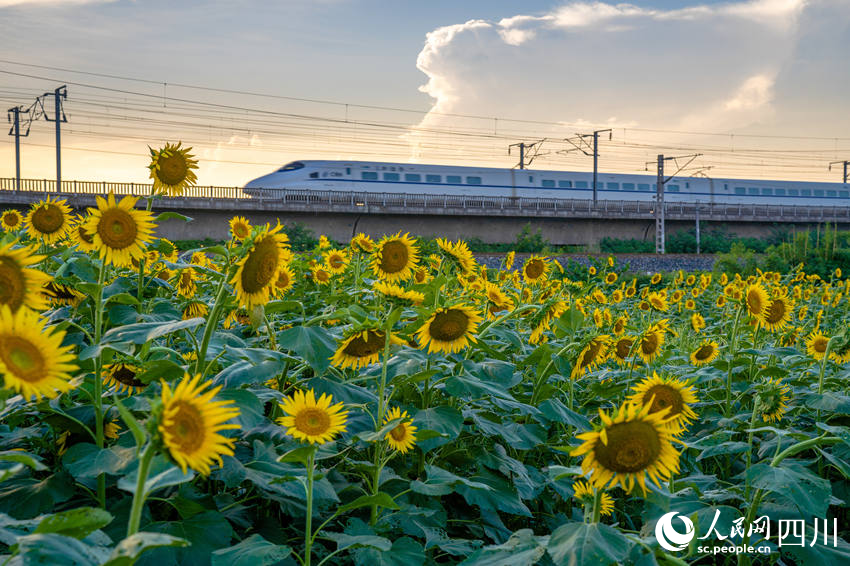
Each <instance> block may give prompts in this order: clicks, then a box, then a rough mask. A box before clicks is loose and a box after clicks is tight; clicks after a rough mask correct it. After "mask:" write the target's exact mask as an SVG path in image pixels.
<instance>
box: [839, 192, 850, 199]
mask: <svg viewBox="0 0 850 566" xmlns="http://www.w3.org/2000/svg"><path fill="white" fill-rule="evenodd" d="M838 196H840V197H841V198H848V197H850V191H838Z"/></svg>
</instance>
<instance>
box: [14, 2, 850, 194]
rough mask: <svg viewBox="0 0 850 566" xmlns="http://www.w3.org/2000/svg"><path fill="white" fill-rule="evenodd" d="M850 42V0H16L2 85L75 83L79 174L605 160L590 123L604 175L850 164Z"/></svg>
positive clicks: (223, 175) (772, 172) (231, 180)
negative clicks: (160, 166)
mask: <svg viewBox="0 0 850 566" xmlns="http://www.w3.org/2000/svg"><path fill="white" fill-rule="evenodd" d="M848 50H850V0H742V1H734V0H733V1H726V2H712V1H703V2H673V1H662V0H646V1H636V2H634V3H631V4H616V3H604V2H573V1H560V2H557V1H549V2H538V1H527V2H523V3H517V2H507V1H466V2H457V1H451V2H449V1H442V0H436V1H429V2H418V1H417V2H402V1H395V2H390V1H377V0H282V1H280V2H275V3H270V2H262V1H259V0H257V1H250V0H244V1H220V2H195V1H192V2H180V3H170V2H169V3H167V2H164V1H156V0H152V1H142V0H138V1H135V2H134V1H127V0H115V1H100V0H91V1H87V0H0V102H2V103H5V104H6V108H11V107H13V106H16V105H22V106H24V107H25V108H26V107H29V106H30V105H31V104H32V103H33V101H35V99H36V97H37V96H39V95H42V94H44V93H46V92H52V91H53V90H54V89H55V88H56V87H57V86H60V85H62V84H67V87H68V98H67V100H65V101H64V108H65V112H66V116H67V119H68V122H67V123H63V124H62V125H61V127H62V152H63V154H62V155H63V157H62V172H63V175H62V176H63V179H65V180H69V179H78V180H107V181H127V182H130V181H132V182H143V181H145V179H146V178H147V175H148V170H147V167H146V165H147V162H148V159H149V158H148V155H149V154H148V146H151V147H159V146H162V145H163V144H164V143H165V142H175V141H178V140H182V141H183V142H184V145H190V146H192V148H193V152H194V153H195V154H196V155H197V157H198V159H199V162H200V163H199V165H200V169H199V171H198V177H199V182H200V183H201V184H212V185H224V186H234V185H242V184H244V183H245V182H247V181H249V180H250V179H252V178H254V177H258V176H260V175H262V174H265V173H267V172H269V171H271V170H273V169H275V168H277V167H279V166H280V165H281V164H284V163H286V162H289V161H293V160H297V159H311V158H312V159H316V158H321V159H361V160H387V161H403V162H410V161H412V162H424V163H447V164H458V165H461V164H463V165H483V166H495V167H512V166H515V165H516V164H517V156H516V152H515V151H512V152H511V154H510V155H509V154H508V146H509V145H511V144H513V143H519V142H524V143H533V142H539V141H540V140H544V141H543V142H542V143H541V144H540V145H538V146H536V149H537V153H536V154H535V157H534V160H533V161H532V163H531V164H530V167H532V168H537V169H565V170H589V169H590V168H591V167H592V160H591V158H590V157H588V156H587V155H586V153H587V152H588V150H589V148H588V147H587V146H586V145H583V144H582V142H581V141H580V140H579V139H578V138H577V137H576V135H577V134H581V133H588V132H592V131H593V130H594V129H607V128H611V129H612V132H611V135H610V139H608V137H607V133H606V134H605V135H602V136H601V137H600V139H601V141H600V149H599V154H600V163H599V167H600V170H602V171H611V172H624V173H625V172H631V173H634V172H640V171H643V170H644V169H646V168H647V166H646V162H647V161H650V160H653V159H655V156H656V155H657V154H658V153H663V154H665V155H680V156H686V155H690V154H695V153H699V154H701V156H700V157H698V158H697V159H696V160H695V161H694V162H692V164H691V166H690V167H691V168H690V169H688V170H686V172H687V173H689V174H701V175H708V176H713V177H718V178H719V177H743V178H771V179H806V180H815V181H828V180H831V181H840V173H837V172H836V170H835V169H833V171H829V170H828V164H829V162H830V161H838V160H844V159H850V108H848V103H847V100H848V99H847V92H848V91H850V66H848V65H847V64H846V60H845V57H846V53H847V52H848ZM46 110H47V113H48V117H50V118H52V114H53V111H52V99H50V100H49V104H48V105H47V106H46ZM54 135H55V134H54V124H53V123H51V122H47V121H45V120H44V117H41V118H39V119H38V120H36V121H34V122H33V123H32V125H31V128H30V133H29V136H28V137H25V138H22V151H21V167H22V176H23V177H24V178H53V177H55V147H54V139H55V138H54ZM13 141H14V139H13V137H12V136H4V139H3V141H2V142H0V177H12V176H14V174H15V164H14V163H15V162H14V145H13ZM576 146H580V148H581V150H583V151H581V150H580V149H578V148H577V147H576ZM683 161H686V160H683Z"/></svg>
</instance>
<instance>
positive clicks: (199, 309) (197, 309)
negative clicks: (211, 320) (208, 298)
mask: <svg viewBox="0 0 850 566" xmlns="http://www.w3.org/2000/svg"><path fill="white" fill-rule="evenodd" d="M209 312H210V309H209V307H208V306H207V304H206V303H204V302H201V301H192V302H191V303H189V304H188V305H186V308H185V309H183V320H189V319H190V318H202V317H205V316H207V313H209Z"/></svg>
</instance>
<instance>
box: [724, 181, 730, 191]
mask: <svg viewBox="0 0 850 566" xmlns="http://www.w3.org/2000/svg"><path fill="white" fill-rule="evenodd" d="M723 190H724V191H728V190H729V185H728V184H726V183H723Z"/></svg>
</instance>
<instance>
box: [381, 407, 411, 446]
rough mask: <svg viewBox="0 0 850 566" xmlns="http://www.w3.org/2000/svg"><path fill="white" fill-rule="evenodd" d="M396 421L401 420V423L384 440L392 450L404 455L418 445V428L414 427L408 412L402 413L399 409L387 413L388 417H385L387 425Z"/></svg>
mask: <svg viewBox="0 0 850 566" xmlns="http://www.w3.org/2000/svg"><path fill="white" fill-rule="evenodd" d="M396 419H401V422H400V423H398V424H397V425H396V426H395V428H394V429H392V430H391V431H389V432H388V433H387V435H386V436H385V437H384V438H385V439H386V441H387V442H388V443H389V445H390V447H391V448H393V449H394V450H398V451H399V452H401V453H402V454H404V453H406V452H407V451H408V450H410V449H411V448H413V445H414V444H416V427H415V426H413V419H411V418H410V416H408V414H407V411H402V410H401V409H399V408H398V407H396V408H394V409H392V410H391V411H390V412H389V413H387V416H386V417H384V424H385V425H386V424H388V423H389V422H390V421H394V420H396Z"/></svg>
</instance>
